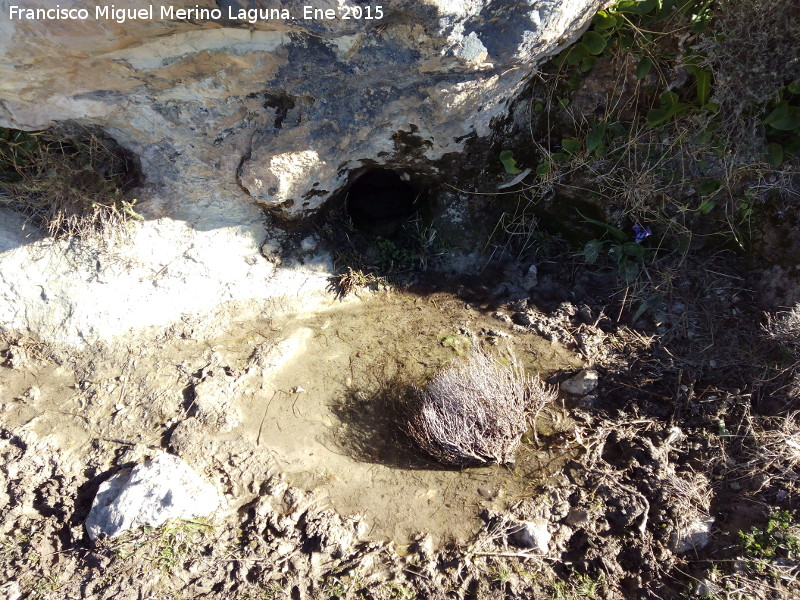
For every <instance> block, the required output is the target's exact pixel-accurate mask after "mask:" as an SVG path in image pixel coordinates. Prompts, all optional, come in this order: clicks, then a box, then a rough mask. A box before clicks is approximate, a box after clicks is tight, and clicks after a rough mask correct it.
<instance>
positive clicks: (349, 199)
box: [345, 168, 425, 238]
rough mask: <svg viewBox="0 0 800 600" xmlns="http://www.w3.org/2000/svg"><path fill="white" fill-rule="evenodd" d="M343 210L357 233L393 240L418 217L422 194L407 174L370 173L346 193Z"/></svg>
mask: <svg viewBox="0 0 800 600" xmlns="http://www.w3.org/2000/svg"><path fill="white" fill-rule="evenodd" d="M345 194H346V201H345V210H346V211H347V215H348V216H349V217H350V219H352V222H353V226H354V227H355V228H357V229H358V230H359V231H362V232H364V233H368V234H374V235H379V236H382V237H386V238H391V237H394V236H396V235H397V234H398V233H400V231H401V230H402V228H403V225H404V224H406V223H407V222H408V221H409V220H411V219H413V218H414V217H415V216H417V215H419V213H420V209H421V208H422V204H423V201H424V200H425V194H424V190H423V189H422V188H421V187H419V186H417V185H414V183H413V182H412V181H411V178H410V177H409V176H408V175H407V174H401V173H398V172H397V171H394V170H392V169H386V168H376V169H370V170H367V171H365V172H364V173H362V174H361V175H359V176H358V177H357V178H356V179H355V180H354V181H353V183H351V184H350V186H349V187H348V188H347V189H346V191H345Z"/></svg>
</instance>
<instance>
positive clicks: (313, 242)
mask: <svg viewBox="0 0 800 600" xmlns="http://www.w3.org/2000/svg"><path fill="white" fill-rule="evenodd" d="M317 244H319V240H318V239H317V238H316V237H315V236H313V235H310V236H308V237H307V238H305V239H304V240H303V241H302V242H300V247H301V248H302V249H303V252H311V251H312V250H315V249H316V248H317Z"/></svg>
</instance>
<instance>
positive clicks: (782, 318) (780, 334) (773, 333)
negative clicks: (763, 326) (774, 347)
mask: <svg viewBox="0 0 800 600" xmlns="http://www.w3.org/2000/svg"><path fill="white" fill-rule="evenodd" d="M767 333H768V334H769V336H770V337H771V338H773V339H774V340H777V341H778V342H780V343H782V344H786V345H787V346H788V347H789V348H790V349H792V350H795V351H798V350H800V304H798V305H796V306H795V307H794V308H792V309H791V310H789V311H787V312H785V313H782V314H780V315H778V316H777V317H769V324H768V325H767Z"/></svg>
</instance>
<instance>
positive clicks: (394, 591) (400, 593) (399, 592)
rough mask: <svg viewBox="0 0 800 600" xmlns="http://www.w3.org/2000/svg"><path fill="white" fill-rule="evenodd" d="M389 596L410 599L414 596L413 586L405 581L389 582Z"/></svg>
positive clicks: (395, 599) (393, 598) (396, 598)
mask: <svg viewBox="0 0 800 600" xmlns="http://www.w3.org/2000/svg"><path fill="white" fill-rule="evenodd" d="M389 597H390V598H391V599H392V600H411V599H412V598H416V597H417V595H416V593H415V592H414V588H413V587H411V585H409V584H407V583H399V582H397V581H390V582H389Z"/></svg>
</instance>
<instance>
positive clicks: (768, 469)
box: [740, 411, 800, 492]
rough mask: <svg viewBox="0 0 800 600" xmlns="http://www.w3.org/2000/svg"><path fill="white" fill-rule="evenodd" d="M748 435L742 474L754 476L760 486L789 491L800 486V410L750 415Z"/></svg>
mask: <svg viewBox="0 0 800 600" xmlns="http://www.w3.org/2000/svg"><path fill="white" fill-rule="evenodd" d="M748 434H749V440H750V442H751V443H749V444H747V445H745V446H744V447H743V453H742V454H743V458H744V460H743V461H742V462H741V464H740V468H741V469H742V471H743V473H745V474H747V475H750V476H753V477H755V478H756V480H757V481H758V483H759V489H763V488H765V487H768V486H770V485H778V486H779V487H780V489H782V490H784V491H786V492H792V491H797V490H798V489H800V412H797V411H796V412H792V413H790V414H788V415H786V416H785V417H774V418H769V419H763V418H762V419H753V418H749V419H748Z"/></svg>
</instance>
